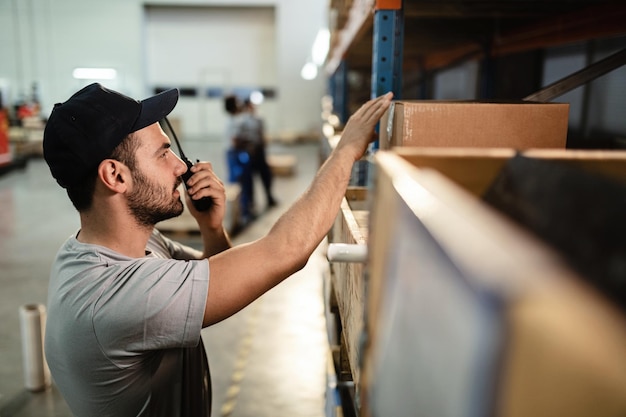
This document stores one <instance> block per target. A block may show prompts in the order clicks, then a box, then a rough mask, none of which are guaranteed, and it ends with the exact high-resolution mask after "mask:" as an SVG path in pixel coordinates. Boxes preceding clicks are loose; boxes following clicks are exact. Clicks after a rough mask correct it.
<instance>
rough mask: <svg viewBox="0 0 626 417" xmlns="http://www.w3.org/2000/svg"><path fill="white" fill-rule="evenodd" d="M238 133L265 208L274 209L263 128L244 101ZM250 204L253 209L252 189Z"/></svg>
mask: <svg viewBox="0 0 626 417" xmlns="http://www.w3.org/2000/svg"><path fill="white" fill-rule="evenodd" d="M237 126H238V131H239V133H238V134H237V137H238V140H239V141H240V142H241V143H242V145H241V146H242V147H244V148H245V149H246V150H247V152H248V154H249V155H250V165H251V168H252V176H253V178H254V175H255V174H258V175H259V177H260V179H261V183H262V184H263V190H264V191H265V199H266V203H267V207H274V206H276V204H277V201H276V199H275V198H274V196H273V195H272V179H273V176H272V170H271V168H270V166H269V164H268V163H267V157H266V152H265V148H266V142H267V139H266V137H265V126H264V123H263V119H261V118H260V117H259V116H257V115H256V112H255V106H254V104H253V103H252V101H250V99H246V100H245V101H244V103H243V108H242V111H241V116H240V121H239V123H238V124H237ZM250 198H251V203H252V206H253V207H254V189H253V190H252V196H251V197H250Z"/></svg>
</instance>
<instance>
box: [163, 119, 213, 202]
mask: <svg viewBox="0 0 626 417" xmlns="http://www.w3.org/2000/svg"><path fill="white" fill-rule="evenodd" d="M163 119H164V120H165V123H166V124H167V127H168V129H169V130H170V132H172V136H173V137H174V141H175V142H176V146H177V147H178V153H179V154H180V159H182V160H183V162H184V163H185V165H187V171H186V172H185V173H184V174H183V175H181V178H182V179H183V182H184V183H185V189H187V180H188V179H189V178H191V176H192V175H193V173H192V172H191V167H192V166H193V163H192V162H191V161H190V160H189V159H188V158H187V157H186V156H185V153H184V152H183V148H181V147H180V142H179V141H178V137H176V132H174V129H173V128H172V125H171V124H170V121H169V120H167V117H164V118H163ZM196 161H197V162H200V160H196ZM191 202H192V203H193V206H194V207H195V208H196V210H198V211H207V210H208V209H210V208H211V207H212V206H213V199H212V198H211V197H202V198H201V199H199V200H194V199H193V198H192V199H191Z"/></svg>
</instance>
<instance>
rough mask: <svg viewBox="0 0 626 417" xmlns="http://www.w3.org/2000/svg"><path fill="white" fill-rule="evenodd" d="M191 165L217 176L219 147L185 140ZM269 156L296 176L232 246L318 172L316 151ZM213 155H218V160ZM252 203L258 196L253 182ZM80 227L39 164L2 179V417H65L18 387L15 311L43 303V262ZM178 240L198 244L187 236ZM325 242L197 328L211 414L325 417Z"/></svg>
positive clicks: (46, 397)
mask: <svg viewBox="0 0 626 417" xmlns="http://www.w3.org/2000/svg"><path fill="white" fill-rule="evenodd" d="M183 146H184V148H185V153H186V154H187V155H188V156H189V157H190V158H193V159H195V158H199V159H208V160H211V161H213V163H214V167H215V170H216V172H218V173H219V174H221V176H222V178H225V175H224V174H225V170H224V164H223V160H222V159H223V158H221V157H220V156H221V154H222V153H221V150H220V147H221V144H220V141H219V140H213V141H206V140H205V141H201V140H196V141H194V140H188V141H183ZM269 153H287V154H293V155H295V156H296V157H297V159H298V165H297V172H296V175H294V176H291V177H277V178H276V179H275V184H274V185H275V187H274V188H275V194H276V197H277V198H278V200H279V205H278V207H276V208H274V209H272V210H269V211H266V212H263V213H262V214H261V215H260V216H259V218H258V219H257V220H256V221H255V222H254V223H252V224H251V225H249V226H248V227H246V228H245V229H244V230H243V231H242V232H241V233H239V234H238V235H237V236H235V237H234V238H233V241H234V243H235V244H237V243H242V242H245V241H249V240H252V239H256V238H258V237H260V236H262V235H263V234H265V233H266V232H267V230H269V228H270V227H271V225H272V224H273V223H274V221H275V220H276V219H277V218H278V217H279V216H280V214H281V213H282V212H283V211H284V210H285V208H287V207H288V206H289V205H290V203H291V202H293V201H294V200H295V198H296V197H297V196H298V195H299V194H300V193H301V192H302V191H303V190H304V189H305V188H306V186H307V185H308V184H309V183H310V181H311V179H312V178H313V175H314V173H315V171H316V169H317V167H318V165H319V159H318V147H317V144H311V143H308V144H297V145H277V144H273V145H271V146H270V148H269ZM216 155H218V157H216ZM256 185H257V186H256V190H257V195H258V198H257V202H259V203H261V204H263V203H264V198H263V195H262V193H261V190H260V188H261V187H260V183H258V182H257V184H256ZM78 226H79V223H78V215H77V213H76V212H75V210H74V208H73V207H72V205H71V203H70V202H69V200H68V199H67V196H66V195H65V192H64V191H63V190H62V189H61V188H60V187H58V186H57V185H56V183H55V182H54V180H53V179H52V177H51V176H50V174H49V171H48V167H47V165H46V164H45V162H44V161H43V159H39V158H34V159H30V160H29V161H28V163H27V165H26V167H25V168H24V169H17V170H13V171H11V172H9V173H8V174H4V175H3V176H0V277H1V279H0V282H1V290H0V299H1V302H0V314H1V317H2V321H0V352H1V355H0V417H8V416H15V417H27V416H38V417H52V416H57V417H65V416H70V415H71V414H70V413H69V410H68V408H67V406H66V405H65V403H64V401H63V399H62V398H61V397H60V395H59V394H58V392H57V391H56V389H55V387H54V385H53V386H52V387H51V388H50V389H48V390H46V391H45V392H42V393H31V392H30V391H27V390H26V389H25V388H24V377H23V367H22V350H21V337H20V327H19V314H18V311H19V307H20V306H21V305H24V304H30V303H43V304H45V301H46V296H47V282H48V274H49V267H50V263H51V261H52V259H53V257H54V255H55V253H56V251H57V249H58V247H59V246H60V245H61V243H62V242H63V241H64V240H65V239H66V238H67V237H68V236H69V235H70V234H71V233H72V232H73V231H75V229H77V228H78ZM176 238H177V239H178V240H181V241H183V242H184V243H187V244H190V245H192V246H196V245H198V243H199V239H198V238H197V237H196V236H193V235H184V234H183V235H180V234H177V235H176ZM324 247H325V246H324V243H323V244H322V245H320V247H319V248H318V250H317V252H316V253H315V254H314V255H313V256H312V257H311V259H310V261H309V263H308V265H307V266H306V267H305V269H304V270H302V271H301V272H299V273H297V274H295V275H294V276H293V277H291V278H289V279H288V280H287V281H285V282H284V283H282V284H280V285H279V286H278V287H276V288H274V289H273V290H271V291H270V292H268V293H267V294H265V295H264V296H263V297H261V298H260V299H259V300H257V301H256V302H254V303H253V304H251V305H250V306H248V307H247V308H246V309H244V310H243V311H241V312H240V313H238V314H236V315H235V316H233V317H231V318H229V319H227V320H225V321H223V322H221V323H219V324H217V325H215V326H212V327H210V328H207V329H204V330H203V333H202V336H203V340H204V342H205V345H206V348H207V352H208V356H209V362H210V365H211V371H212V379H213V381H212V382H213V413H212V415H213V416H233V417H238V416H241V417H243V416H254V417H263V416H303V417H305V416H306V417H318V416H323V415H324V410H325V406H326V405H325V395H326V366H327V363H326V360H327V351H328V341H327V336H326V334H327V333H326V324H325V319H324V311H323V310H324V307H323V295H322V292H323V291H322V276H323V274H325V273H326V271H327V267H328V265H327V262H326V260H325V252H324Z"/></svg>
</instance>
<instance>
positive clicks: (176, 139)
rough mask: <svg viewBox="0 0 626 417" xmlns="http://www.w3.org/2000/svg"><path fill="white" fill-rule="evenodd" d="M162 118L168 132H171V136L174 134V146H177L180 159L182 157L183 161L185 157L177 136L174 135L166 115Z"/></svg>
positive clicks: (174, 133)
mask: <svg viewBox="0 0 626 417" xmlns="http://www.w3.org/2000/svg"><path fill="white" fill-rule="evenodd" d="M163 119H164V120H165V123H166V124H167V128H168V129H169V130H170V132H172V136H174V141H175V142H176V146H177V147H178V153H179V154H180V159H182V160H183V161H184V160H186V159H187V157H186V156H185V153H184V152H183V148H181V147H180V142H179V141H178V137H177V136H176V132H174V129H173V128H172V125H171V123H170V121H169V120H168V119H167V117H164V118H163Z"/></svg>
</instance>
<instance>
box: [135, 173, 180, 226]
mask: <svg viewBox="0 0 626 417" xmlns="http://www.w3.org/2000/svg"><path fill="white" fill-rule="evenodd" d="M132 177H133V182H134V191H133V192H132V193H131V194H130V195H129V196H128V207H129V209H130V212H131V214H132V215H133V216H134V217H135V219H136V220H137V222H138V223H139V224H140V225H142V226H147V227H153V226H154V225H155V224H157V223H158V222H160V221H163V220H167V219H171V218H172V217H176V216H180V214H181V213H182V212H183V209H184V208H183V202H182V201H181V200H180V198H178V199H174V198H173V196H172V193H173V192H174V190H176V188H178V186H179V185H180V184H181V180H180V179H179V180H178V181H177V182H176V185H175V187H174V188H173V189H172V190H167V189H166V188H165V187H164V186H159V185H157V184H154V183H153V182H151V181H150V180H149V179H148V178H147V177H146V176H145V175H143V173H141V172H139V170H136V169H135V170H133V173H132Z"/></svg>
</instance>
